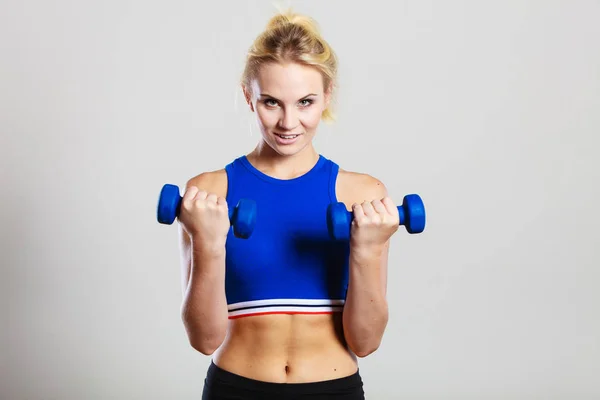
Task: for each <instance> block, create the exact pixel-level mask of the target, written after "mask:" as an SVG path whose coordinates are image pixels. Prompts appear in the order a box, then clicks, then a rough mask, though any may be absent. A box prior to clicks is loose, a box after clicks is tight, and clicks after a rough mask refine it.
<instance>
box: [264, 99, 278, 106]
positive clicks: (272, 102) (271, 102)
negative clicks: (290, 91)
mask: <svg viewBox="0 0 600 400" xmlns="http://www.w3.org/2000/svg"><path fill="white" fill-rule="evenodd" d="M264 103H265V105H266V106H267V107H277V102H276V101H275V100H273V99H265V100H264Z"/></svg>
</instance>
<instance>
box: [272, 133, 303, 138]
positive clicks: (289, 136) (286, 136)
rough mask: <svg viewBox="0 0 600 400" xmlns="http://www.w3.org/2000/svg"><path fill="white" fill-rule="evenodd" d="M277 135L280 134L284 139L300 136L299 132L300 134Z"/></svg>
mask: <svg viewBox="0 0 600 400" xmlns="http://www.w3.org/2000/svg"><path fill="white" fill-rule="evenodd" d="M275 135H277V136H279V137H280V138H282V139H295V138H297V137H298V136H300V135H299V134H298V135H280V134H278V133H276V134H275Z"/></svg>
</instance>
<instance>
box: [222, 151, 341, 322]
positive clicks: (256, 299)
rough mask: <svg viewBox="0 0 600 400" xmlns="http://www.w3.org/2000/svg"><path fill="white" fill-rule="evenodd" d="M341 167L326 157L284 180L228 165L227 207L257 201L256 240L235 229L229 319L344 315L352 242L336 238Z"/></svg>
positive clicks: (229, 250)
mask: <svg viewBox="0 0 600 400" xmlns="http://www.w3.org/2000/svg"><path fill="white" fill-rule="evenodd" d="M338 170H339V167H338V165H337V164H335V163H334V162H332V161H330V160H328V159H327V158H325V157H323V156H322V155H319V160H318V161H317V163H316V164H315V165H314V166H313V168H312V169H311V170H310V171H308V172H307V173H305V174H304V175H302V176H299V177H297V178H293V179H277V178H273V177H271V176H269V175H266V174H264V173H263V172H261V171H259V170H258V169H256V168H255V167H254V166H253V165H252V164H251V163H250V162H249V161H248V159H247V158H246V156H242V157H239V158H237V159H235V160H234V161H233V162H231V163H230V164H228V165H227V166H226V167H225V171H226V172H227V179H228V189H227V204H228V205H229V207H235V206H236V204H237V202H238V201H239V200H240V199H241V198H249V199H252V200H254V201H256V207H257V211H256V213H257V214H256V215H257V218H256V225H255V227H254V231H253V233H252V235H251V236H250V238H248V239H239V238H236V237H235V236H234V234H233V229H230V230H229V234H228V237H227V243H226V261H225V264H226V265H225V293H226V297H227V306H228V311H229V318H230V319H232V318H239V317H243V316H249V315H262V314H276V313H283V314H300V313H302V314H324V313H333V312H339V311H342V309H343V306H344V302H345V298H346V291H347V288H348V252H349V244H348V242H338V241H333V240H331V239H330V238H329V233H328V230H327V207H328V205H329V204H330V203H332V202H337V198H336V193H335V183H336V179H337V175H338Z"/></svg>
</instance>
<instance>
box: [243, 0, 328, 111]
mask: <svg viewBox="0 0 600 400" xmlns="http://www.w3.org/2000/svg"><path fill="white" fill-rule="evenodd" d="M271 62H276V63H284V62H296V63H299V64H303V65H308V66H311V67H314V68H316V69H317V70H318V71H319V72H320V73H321V75H322V77H323V89H324V90H327V89H328V88H331V90H332V96H331V97H332V100H331V101H330V103H329V106H328V107H327V109H325V111H323V115H322V119H323V120H324V121H333V120H334V119H335V118H334V114H333V110H332V106H331V104H333V89H334V88H335V87H336V77H337V58H336V55H335V53H334V52H333V50H332V49H331V47H330V46H329V44H328V43H327V41H325V39H323V37H322V36H321V33H320V31H319V27H318V24H317V23H316V21H315V20H314V19H312V18H311V17H308V16H305V15H300V14H297V13H294V12H292V11H290V10H288V11H283V12H280V13H279V14H277V15H275V16H273V17H272V18H271V19H270V20H269V22H268V23H267V26H266V28H265V30H264V31H263V32H262V33H261V34H260V35H259V36H258V37H257V38H256V39H255V40H254V43H253V44H252V46H251V47H250V49H249V50H248V54H247V56H246V66H245V68H244V72H243V75H242V80H241V83H242V85H244V86H245V87H246V88H248V89H250V87H251V85H250V82H251V81H252V80H253V79H255V78H256V76H257V74H258V71H259V70H260V67H261V66H262V65H264V64H266V63H271Z"/></svg>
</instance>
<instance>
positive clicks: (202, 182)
mask: <svg viewBox="0 0 600 400" xmlns="http://www.w3.org/2000/svg"><path fill="white" fill-rule="evenodd" d="M192 186H195V187H197V188H198V189H200V190H204V191H206V192H208V193H214V194H216V195H217V196H219V197H223V198H226V197H227V173H226V172H225V170H224V169H222V170H218V171H210V172H203V173H201V174H199V175H196V176H195V177H193V178H191V179H190V180H188V181H187V182H186V185H185V189H184V193H185V191H187V190H188V189H189V188H190V187H192ZM182 196H183V193H182ZM177 230H178V234H179V255H180V264H181V290H182V292H183V293H184V294H185V291H186V290H187V286H188V282H189V279H190V270H191V266H192V241H191V239H190V236H189V235H188V234H187V232H186V231H185V230H184V229H183V227H182V225H181V224H180V223H178V224H177Z"/></svg>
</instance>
